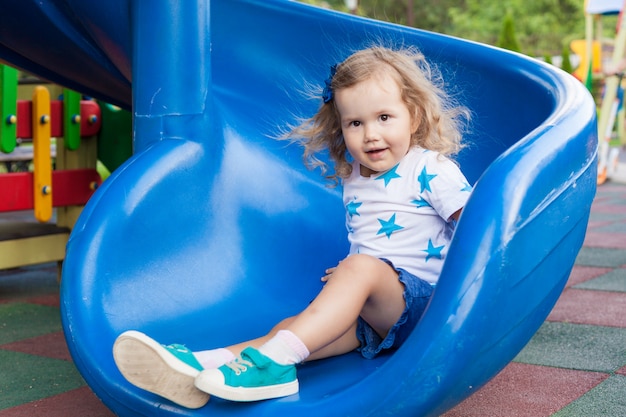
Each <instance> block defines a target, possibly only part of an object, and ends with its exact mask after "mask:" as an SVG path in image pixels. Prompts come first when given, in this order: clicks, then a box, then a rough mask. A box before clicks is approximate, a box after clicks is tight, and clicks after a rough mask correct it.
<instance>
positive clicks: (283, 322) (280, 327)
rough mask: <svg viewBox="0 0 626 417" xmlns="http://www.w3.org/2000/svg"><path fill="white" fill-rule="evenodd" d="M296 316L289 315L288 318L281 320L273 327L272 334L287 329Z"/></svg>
mask: <svg viewBox="0 0 626 417" xmlns="http://www.w3.org/2000/svg"><path fill="white" fill-rule="evenodd" d="M295 318H296V317H295V316H293V317H287V318H286V319H283V320H281V321H280V322H279V323H278V324H277V325H275V326H274V327H273V328H272V331H271V332H270V333H271V334H275V333H277V332H278V331H279V330H286V329H287V328H288V327H289V325H290V324H291V323H292V322H293V321H294V320H295Z"/></svg>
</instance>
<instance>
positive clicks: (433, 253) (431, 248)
mask: <svg viewBox="0 0 626 417" xmlns="http://www.w3.org/2000/svg"><path fill="white" fill-rule="evenodd" d="M443 248H445V245H442V246H435V245H433V241H432V239H428V249H423V250H422V252H426V254H427V255H426V260H425V261H424V262H428V260H429V259H430V258H437V259H441V251H442V250H443Z"/></svg>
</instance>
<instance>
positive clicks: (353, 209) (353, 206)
mask: <svg viewBox="0 0 626 417" xmlns="http://www.w3.org/2000/svg"><path fill="white" fill-rule="evenodd" d="M362 204H363V203H357V202H356V201H350V202H349V203H348V204H346V211H347V212H348V214H349V215H350V218H352V216H360V214H359V212H358V211H357V210H358V209H359V207H361V205H362Z"/></svg>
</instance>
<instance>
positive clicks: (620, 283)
mask: <svg viewBox="0 0 626 417" xmlns="http://www.w3.org/2000/svg"><path fill="white" fill-rule="evenodd" d="M573 288H580V289H585V290H598V291H617V292H626V268H618V269H614V270H613V271H610V272H608V273H606V274H604V275H601V276H599V277H597V278H594V279H591V280H589V281H585V282H582V283H580V284H576V285H574V287H573ZM624 316H625V318H624V322H625V324H626V310H625V312H624Z"/></svg>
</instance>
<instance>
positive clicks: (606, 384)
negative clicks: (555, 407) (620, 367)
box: [554, 375, 626, 417]
mask: <svg viewBox="0 0 626 417" xmlns="http://www.w3.org/2000/svg"><path fill="white" fill-rule="evenodd" d="M625 393H626V377H624V376H621V375H614V376H612V377H610V378H608V379H607V380H605V381H603V382H602V383H601V384H599V385H598V386H596V387H595V388H593V389H592V390H591V391H589V392H588V393H586V394H585V395H583V396H582V397H580V398H579V399H577V400H576V401H574V402H573V403H572V404H570V405H568V406H567V407H565V408H563V409H562V410H560V411H559V412H557V413H556V414H554V417H592V416H594V417H595V416H598V417H600V416H601V417H623V416H626V395H624V394H625Z"/></svg>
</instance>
